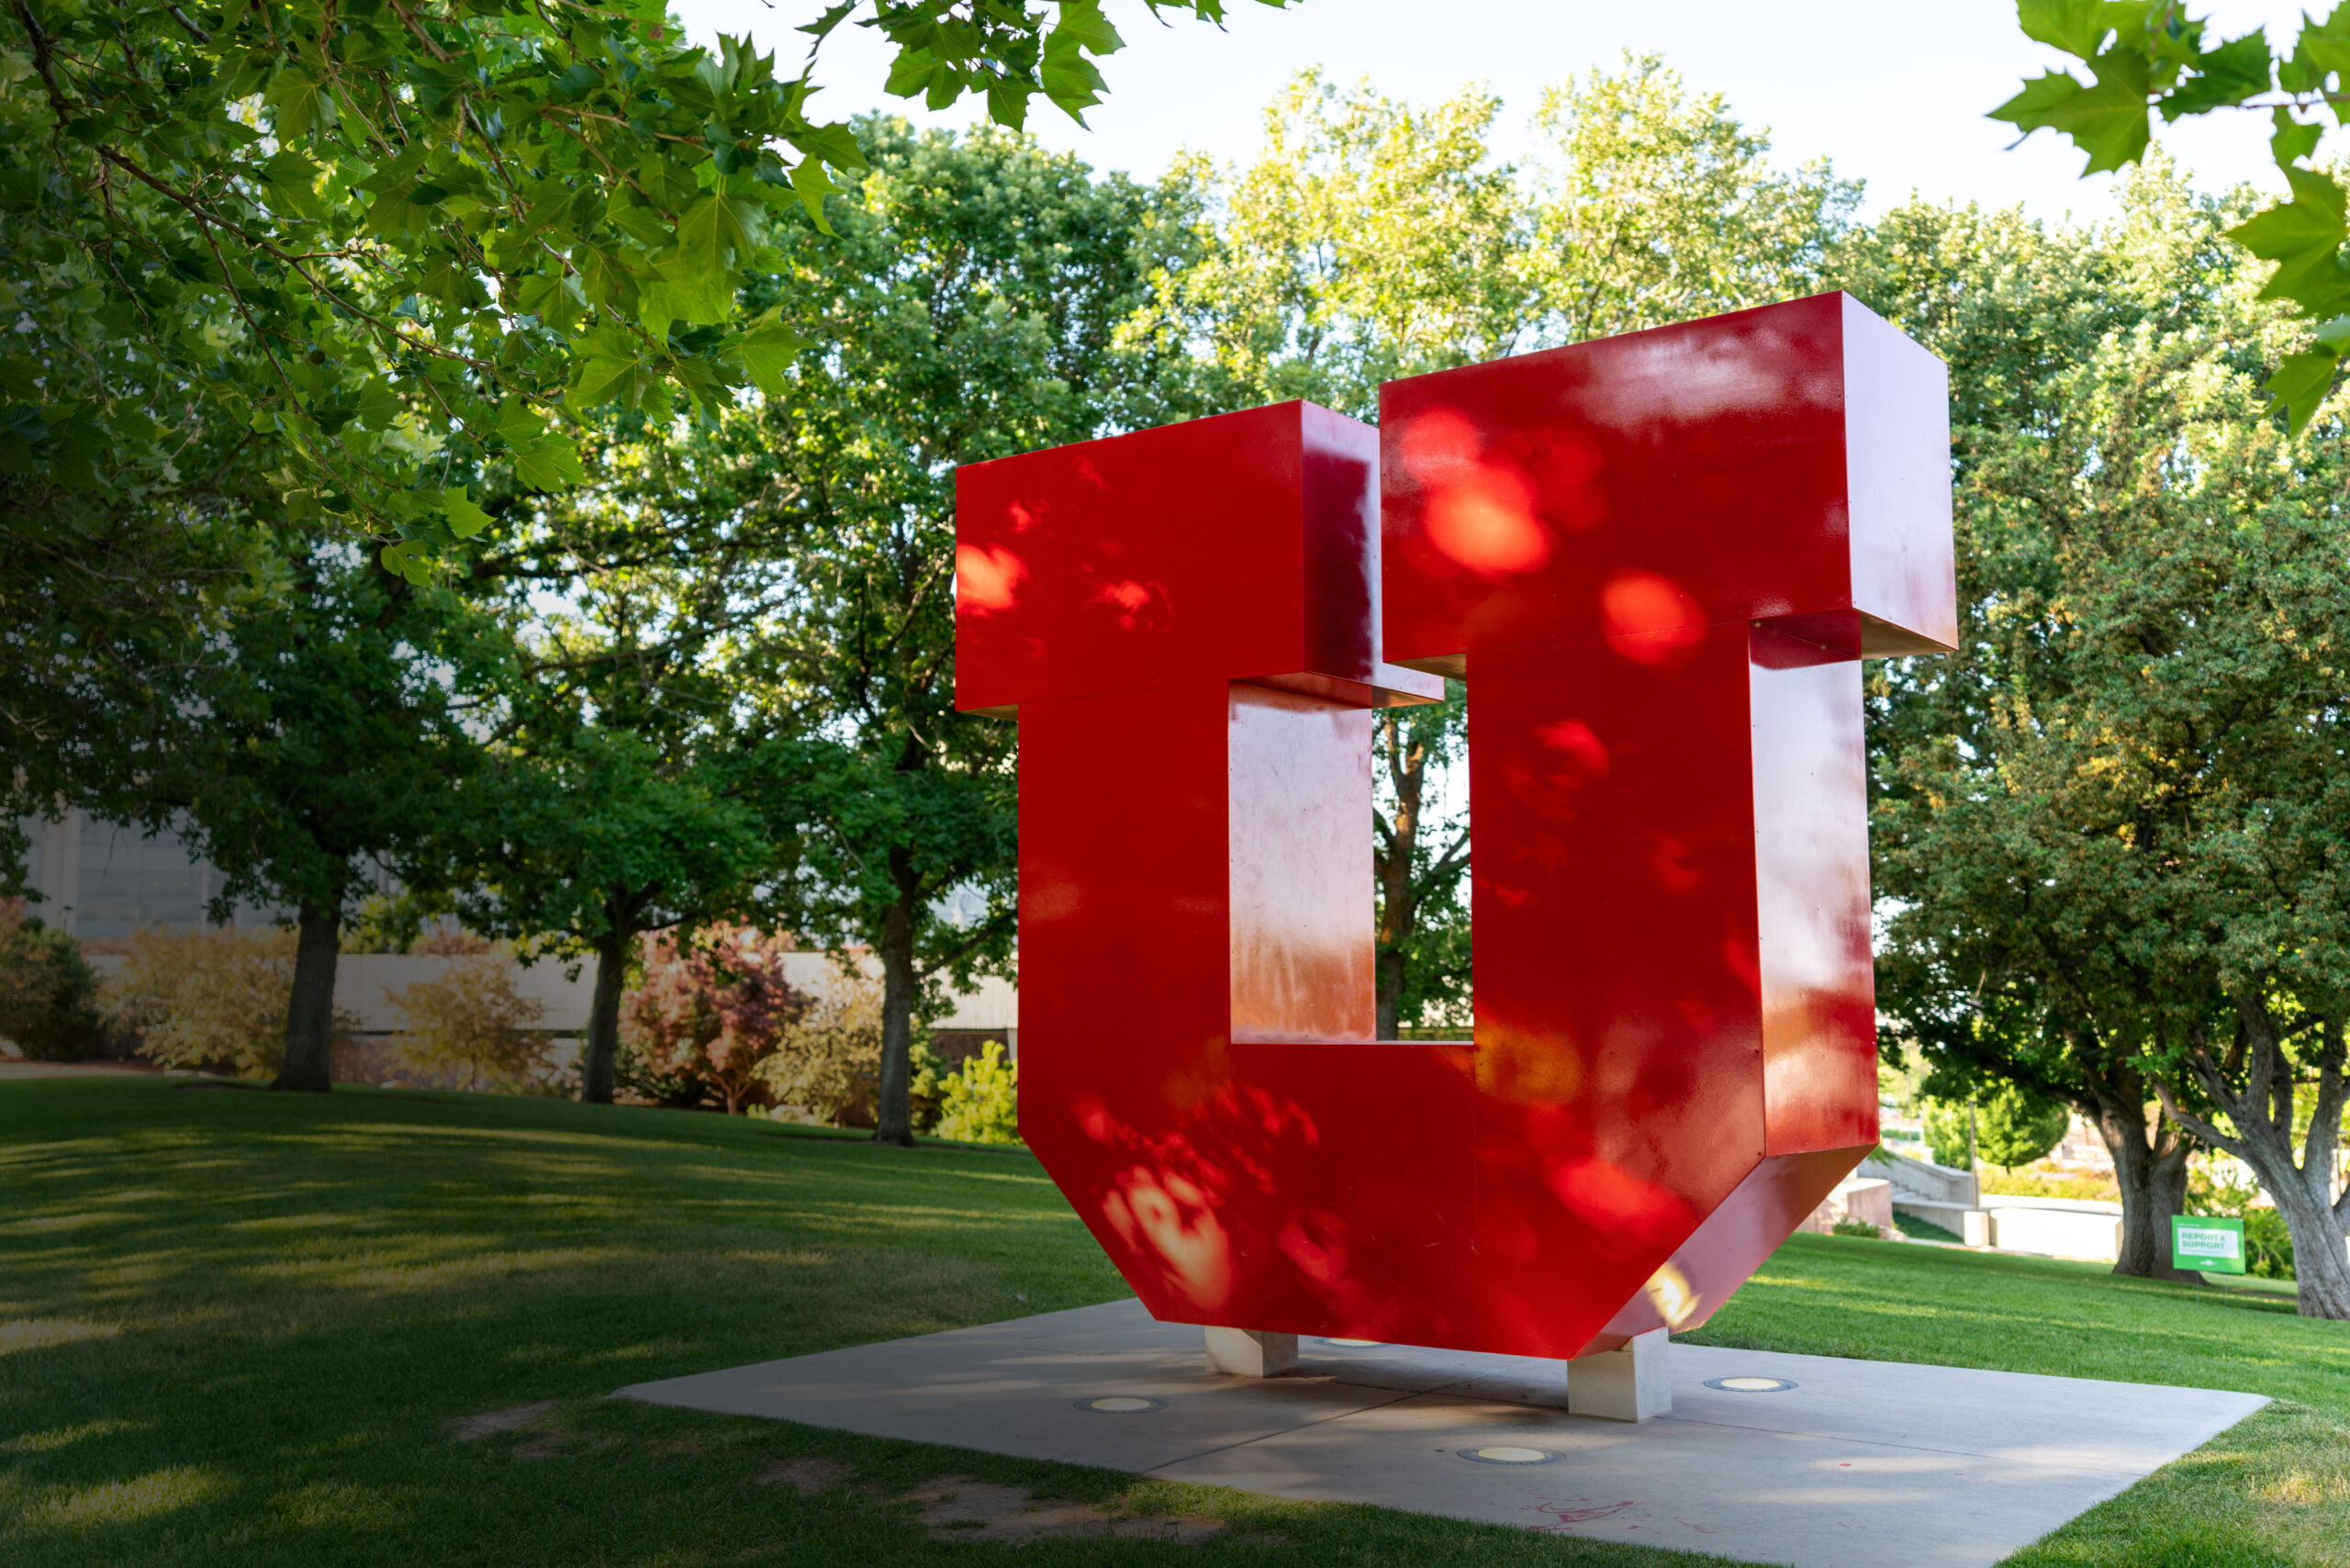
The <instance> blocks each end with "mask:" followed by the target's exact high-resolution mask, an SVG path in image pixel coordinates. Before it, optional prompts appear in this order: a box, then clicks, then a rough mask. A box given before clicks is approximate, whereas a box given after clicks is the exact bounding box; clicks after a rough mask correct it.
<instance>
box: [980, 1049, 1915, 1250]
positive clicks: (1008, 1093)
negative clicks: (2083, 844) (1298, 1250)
mask: <svg viewBox="0 0 2350 1568" xmlns="http://www.w3.org/2000/svg"><path fill="white" fill-rule="evenodd" d="M941 1088H942V1092H941V1093H940V1096H939V1112H938V1136H939V1137H949V1138H955V1139H957V1140H959V1141H961V1142H964V1143H1018V1142H1019V1141H1020V1095H1019V1070H1018V1069H1017V1068H1015V1067H1013V1065H1012V1064H1011V1063H1010V1062H1007V1061H1005V1060H1004V1059H1003V1047H1002V1046H1001V1045H999V1044H997V1043H996V1042H995V1041H993V1040H990V1041H989V1042H988V1043H987V1044H986V1045H984V1046H982V1047H979V1055H978V1056H975V1057H970V1058H966V1059H965V1060H964V1063H963V1066H962V1069H961V1070H960V1071H957V1072H955V1073H951V1074H949V1075H948V1076H947V1077H946V1078H945V1079H944V1080H942V1081H941ZM1870 1234H1871V1235H1874V1234H1875V1231H1874V1228H1872V1229H1871V1231H1870Z"/></svg>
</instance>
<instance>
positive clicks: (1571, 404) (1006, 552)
mask: <svg viewBox="0 0 2350 1568" xmlns="http://www.w3.org/2000/svg"><path fill="white" fill-rule="evenodd" d="M1943 386H1944V381H1943V375H1942V366H1941V365H1940V364H1939V363H1937V362H1936V361H1934V360H1933V359H1932V358H1931V357H1930V355H1928V354H1926V353H1924V351H1922V350H1920V349H1919V348H1917V347H1916V346H1915V345H1914V344H1912V343H1910V342H1908V340H1907V339H1904V338H1902V337H1901V336H1900V335H1899V334H1898V333H1897V332H1896V331H1895V330H1893V329H1892V328H1890V327H1888V326H1886V324H1885V323H1884V322H1882V321H1880V320H1878V319H1876V318H1875V317H1874V316H1871V315H1870V314H1869V313H1868V312H1867V311H1865V310H1863V308H1861V307H1859V306H1858V305H1857V304H1855V303H1853V302H1852V301H1851V300H1850V299H1848V298H1846V297H1843V296H1841V295H1825V296H1820V297H1815V298H1811V299H1804V300H1797V301H1794V302H1791V303H1788V304H1785V305H1779V306H1773V307H1768V308H1762V309H1758V310H1750V311H1743V312H1739V313H1736V314H1733V315H1729V316H1724V317H1718V318H1712V319H1707V320H1702V321H1695V322H1689V323H1684V324H1683V325H1681V326H1678V327H1671V328H1664V329H1660V330H1655V331H1650V332H1641V333H1635V334H1632V335H1629V336H1628V337H1624V338H1617V339H1610V340H1603V341H1601V342H1593V343H1586V344H1580V345H1576V346H1574V347H1571V348H1566V349H1560V350H1554V351H1550V352H1549V353H1538V354H1528V355H1525V356H1521V357H1519V358H1516V359H1511V360H1505V361H1498V362H1495V363H1494V364H1484V365H1476V366H1471V367H1468V368H1465V369H1462V370H1457V371H1448V372H1442V373H1438V374H1436V375H1426V376H1420V377H1416V378H1413V379H1411V380H1407V381H1403V382H1396V383H1391V384H1389V385H1388V386H1386V387H1385V388H1384V389H1383V391H1382V416H1381V417H1382V426H1381V429H1380V430H1377V431H1374V430H1371V429H1370V428H1369V427H1366V426H1362V425H1360V424H1357V423H1355V422H1353V421H1351V420H1344V419H1341V418H1340V417H1338V416H1337V415H1335V414H1332V413H1330V412H1328V411H1327V410H1325V409H1317V408H1314V407H1312V406H1310V405H1305V404H1296V403H1292V404H1284V405H1281V406H1278V407H1275V408H1270V409H1257V410H1253V411H1251V412H1248V413H1244V414H1233V415H1225V416H1221V417H1219V418H1216V419H1211V420H1195V421H1192V422H1191V423H1189V424H1185V425H1178V426H1170V427H1167V428H1165V429H1161V430H1155V431H1142V432H1139V433H1136V434H1135V435H1130V436H1123V437H1117V438H1113V439H1110V440H1106V441H1098V442H1087V443H1084V444H1082V445H1079V446H1074V447H1068V448H1062V449H1058V450H1056V451H1050V452H1043V453H1035V454H1029V455H1027V456H1024V457H1018V458H1011V459H1006V460H1002V461H1000V462H996V463H990V464H984V465H974V466H972V467H969V468H967V469H965V470H963V471H962V473H961V474H960V476H958V507H957V540H958V549H957V563H958V602H957V618H958V619H957V630H958V639H957V649H958V666H957V700H958V703H959V704H960V705H961V706H962V707H964V708H966V709H967V710H970V711H982V712H990V713H996V714H1002V715H1012V714H1016V715H1017V718H1018V722H1019V723H1020V726H1021V966H1022V982H1023V983H1022V1020H1021V1024H1022V1031H1021V1033H1022V1058H1023V1060H1022V1085H1021V1088H1022V1104H1021V1125H1022V1130H1023V1133H1024V1136H1025V1137H1027V1139H1028V1141H1029V1142H1030V1144H1031V1146H1032V1147H1033V1148H1035V1150H1036V1152H1037V1154H1038V1156H1039V1158H1040V1159H1043V1161H1044V1163H1045V1165H1046V1169H1047V1170H1049V1171H1050V1172H1051V1173H1052V1175H1053V1177H1054V1179H1055V1180H1056V1181H1057V1182H1058V1183H1059V1184H1060V1185H1061V1187H1062V1189H1063V1190H1064V1192H1066V1193H1068V1194H1069V1199H1070V1201H1071V1203H1072V1204H1074V1205H1075V1207H1076V1209H1077V1211H1078V1213H1079V1214H1080V1215H1081V1216H1083V1218H1084V1219H1085V1221H1086V1223H1087V1224H1088V1225H1089V1226H1091V1229H1092V1231H1093V1234H1094V1235H1095V1237H1096V1238H1098V1239H1100V1241H1101V1243H1102V1246H1103V1248H1104V1249H1106V1250H1107V1251H1108V1252H1109V1254H1110V1256H1111V1258H1112V1259H1113V1260H1114V1261H1115V1262H1116V1263H1117V1265H1118V1267H1119V1268H1120V1270H1121V1271H1123V1272H1124V1273H1125V1277H1126V1279H1127V1281H1128V1282H1130V1283H1131V1284H1132V1285H1133V1286H1134V1288H1135V1290H1136V1294H1138V1295H1139V1296H1140V1297H1141V1298H1142V1299H1143V1301H1144V1302H1145V1303H1146V1304H1147V1305H1148V1306H1149V1308H1150V1310H1151V1311H1152V1312H1153V1313H1154V1314H1155V1315H1157V1316H1159V1317H1161V1318H1162V1319H1167V1320H1170V1321H1182V1322H1201V1323H1208V1324H1214V1325H1225V1326H1230V1327H1237V1328H1246V1329H1250V1330H1256V1331H1259V1332H1264V1333H1277V1334H1304V1335H1314V1336H1322V1337H1347V1338H1375V1339H1380V1340H1383V1341H1387V1342H1391V1343H1410V1344H1421V1345H1432V1346H1449V1347H1456V1348H1460V1349H1469V1350H1501V1351H1512V1352H1516V1353H1522V1354H1534V1355H1545V1356H1559V1357H1573V1356H1579V1355H1584V1354H1588V1353H1592V1352H1595V1351H1606V1350H1613V1349H1616V1348H1617V1347H1620V1346H1623V1345H1625V1344H1627V1343H1628V1342H1630V1341H1631V1339H1632V1338H1634V1337H1635V1336H1638V1335H1640V1334H1643V1333H1647V1332H1649V1331H1651V1330H1653V1329H1657V1328H1684V1327H1694V1326H1695V1325H1696V1324H1699V1323H1702V1322H1704V1321H1705V1319H1706V1318H1707V1316H1709V1315H1710V1314H1711V1313H1712V1312H1713V1311H1715V1310H1716V1309H1717V1308H1718V1307H1719V1305H1721V1303H1722V1301H1723V1300H1724V1299H1726V1298H1727V1297H1728V1295H1729V1294H1730V1292H1732V1291H1734V1290H1735V1289H1736V1288H1737V1287H1738V1285H1739V1284H1740V1282H1742V1281H1743V1280H1744V1279H1745V1278H1746V1277H1747V1275H1748V1274H1749V1273H1750V1272H1751V1271H1752V1270H1753V1268H1754V1267H1755V1266H1756V1265H1757V1264H1759V1263H1760V1262H1761V1261H1762V1259H1763V1258H1764V1257H1765V1256H1767V1255H1768V1254H1769V1252H1770V1251H1771V1250H1772V1249H1774V1247H1776V1246H1777V1245H1778V1243H1779V1242H1780V1241H1782V1240H1784V1239H1785V1237H1786V1235H1787V1234H1788V1233H1789V1232H1790V1231H1792V1230H1793V1229H1794V1227H1795V1226H1796V1223H1797V1222H1798V1221H1799V1220H1800V1219H1801V1218H1802V1217H1803V1216H1804V1215H1806V1214H1807V1213H1808V1212H1809V1211H1810V1209H1811V1208H1812V1207H1813V1206H1814V1205H1815V1204H1817V1203H1818V1201H1819V1198H1820V1196H1821V1195H1822V1194H1824V1193H1826V1192H1828V1191H1829V1190H1830V1188H1832V1187H1833V1186H1834V1185H1835V1183H1836V1182H1838V1181H1839V1180H1840V1179H1841V1177H1842V1176H1843V1175H1844V1174H1846V1173H1847V1172H1848V1171H1849V1170H1851V1169H1852V1166H1853V1165H1854V1164H1855V1163H1857V1161H1858V1160H1859V1159H1860V1158H1861V1156H1862V1155H1863V1153H1865V1152H1866V1150H1867V1149H1868V1148H1871V1147H1873V1146H1874V1142H1875V1137H1876V1125H1875V1114H1876V1113H1875V1102H1876V1089H1875V1077H1874V1061H1875V1057H1874V1013H1873V985H1872V980H1871V975H1870V958H1869V945H1868V944H1869V925H1868V897H1869V894H1868V866H1867V833H1866V815H1865V808H1866V799H1865V783H1864V777H1863V766H1862V751H1861V746H1862V734H1861V687H1860V677H1859V668H1860V666H1859V663H1858V661H1859V660H1860V659H1861V658H1862V657H1863V656H1870V655H1884V654H1896V653H1917V652H1929V651H1932V650H1935V649H1941V648H1947V647H1948V646H1949V645H1950V643H1951V641H1952V639H1953V635H1954V622H1955V610H1954V606H1953V603H1952V576H1951V554H1950V513H1949V506H1950V500H1949V476H1948V431H1947V421H1946V416H1945V414H1944V412H1943V409H1944V392H1943ZM1447 674H1449V675H1454V676H1458V677H1460V678H1464V679H1466V681H1467V682H1468V689H1469V694H1470V697H1469V700H1470V730H1469V734H1470V767H1469V772H1470V797H1471V810H1472V817H1473V820H1474V822H1475V823H1476V833H1477V853H1476V857H1475V860H1474V863H1473V867H1472V878H1473V881H1472V897H1473V907H1474V915H1475V926H1474V933H1473V935H1474V943H1475V952H1474V965H1475V999H1476V1017H1475V1028H1474V1031H1473V1039H1472V1040H1468V1041H1460V1042H1396V1041H1379V1040H1376V1039H1374V1038H1373V1023H1372V1020H1373V1008H1372V984H1373V981H1372V972H1371V957H1372V947H1373V938H1372V908H1371V814H1372V801H1371V770H1370V748H1371V722H1370V721H1371V713H1370V711H1371V709H1372V708H1375V707H1378V706H1382V705H1388V704H1393V703H1399V702H1418V701H1427V700H1437V699H1438V698H1440V696H1441V693H1442V686H1441V680H1440V677H1441V676H1443V675H1447Z"/></svg>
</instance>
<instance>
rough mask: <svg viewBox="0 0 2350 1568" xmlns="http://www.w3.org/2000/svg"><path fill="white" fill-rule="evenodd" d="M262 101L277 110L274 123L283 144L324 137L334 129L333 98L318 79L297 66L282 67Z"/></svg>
mask: <svg viewBox="0 0 2350 1568" xmlns="http://www.w3.org/2000/svg"><path fill="white" fill-rule="evenodd" d="M262 102H263V103H264V104H267V105H268V106H270V107H271V108H273V109H274V110H276V111H277V115H276V118H275V121H274V124H275V127H276V130H277V135H278V139H279V140H281V141H295V140H304V139H307V138H308V137H311V136H323V135H324V134H326V132H327V131H329V130H330V129H333V127H334V98H333V95H330V93H328V92H327V91H326V89H325V87H324V86H323V85H321V84H320V83H319V80H318V78H316V77H314V76H311V75H308V74H307V73H304V72H303V71H301V70H299V69H298V68H297V67H294V66H285V67H283V68H281V69H280V70H279V71H278V73H277V74H276V76H275V77H274V78H273V79H272V80H271V82H270V84H269V90H268V91H267V92H265V93H263V95H262Z"/></svg>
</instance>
